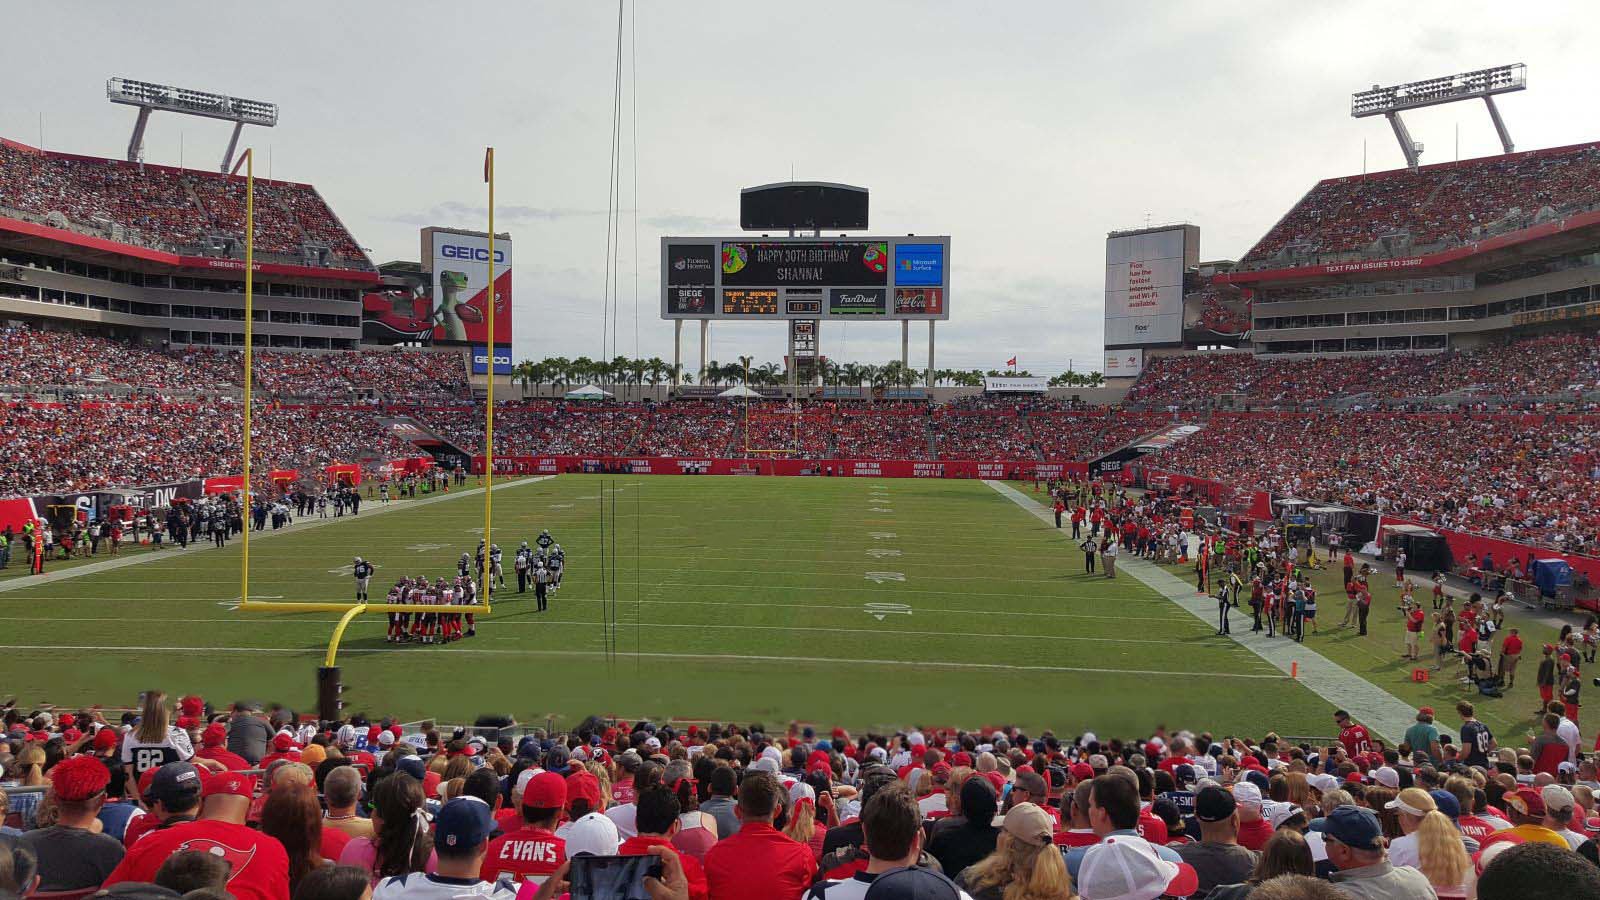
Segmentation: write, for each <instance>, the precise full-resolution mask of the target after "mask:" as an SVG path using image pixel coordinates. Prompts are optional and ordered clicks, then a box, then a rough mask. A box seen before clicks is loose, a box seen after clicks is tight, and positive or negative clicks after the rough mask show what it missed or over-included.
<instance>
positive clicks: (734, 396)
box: [717, 384, 761, 400]
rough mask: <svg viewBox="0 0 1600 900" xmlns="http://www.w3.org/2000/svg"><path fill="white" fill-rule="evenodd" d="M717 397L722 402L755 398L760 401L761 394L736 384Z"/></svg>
mask: <svg viewBox="0 0 1600 900" xmlns="http://www.w3.org/2000/svg"><path fill="white" fill-rule="evenodd" d="M717 397H718V398H720V399H723V400H738V399H740V398H742V397H755V398H756V399H760V398H761V394H760V392H759V391H753V390H751V389H750V388H748V387H745V386H744V385H742V384H738V385H734V386H733V387H731V388H728V389H727V390H725V391H723V392H722V393H720V394H718V395H717Z"/></svg>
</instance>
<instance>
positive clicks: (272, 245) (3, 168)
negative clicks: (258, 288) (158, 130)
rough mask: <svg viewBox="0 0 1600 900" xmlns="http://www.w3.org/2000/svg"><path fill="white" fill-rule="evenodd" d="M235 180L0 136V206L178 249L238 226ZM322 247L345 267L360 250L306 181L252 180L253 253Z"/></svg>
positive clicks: (359, 259) (357, 260) (240, 193)
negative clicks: (132, 233) (113, 228)
mask: <svg viewBox="0 0 1600 900" xmlns="http://www.w3.org/2000/svg"><path fill="white" fill-rule="evenodd" d="M244 192H245V186H244V181H243V179H239V178H230V177H228V176H225V175H221V174H218V173H214V172H201V171H198V170H193V169H173V168H169V167H166V166H146V165H141V164H139V163H130V162H126V161H123V160H114V159H95V158H90V157H82V156H68V155H62V154H56V153H46V152H42V151H39V150H34V149H32V148H29V147H23V146H22V145H20V144H13V143H10V142H7V141H4V140H0V207H8V208H11V209H16V210H20V211H22V212H24V213H29V214H33V215H36V216H40V217H43V216H46V215H48V214H50V213H59V214H60V215H62V216H65V217H66V218H67V219H68V220H69V221H71V222H73V223H75V224H77V225H79V226H81V227H88V228H99V227H102V226H103V225H105V224H115V225H120V226H122V227H124V228H128V229H135V230H137V232H138V233H139V234H141V235H143V236H144V238H145V241H146V242H147V243H149V244H152V245H157V246H162V247H165V248H168V249H182V248H187V247H190V246H193V245H196V244H199V243H201V242H202V241H204V239H205V238H206V237H207V236H209V235H214V234H226V235H240V234H242V232H243V229H244V212H245V210H244ZM307 242H316V243H321V244H325V245H327V246H328V248H329V249H330V251H331V253H332V255H333V256H334V257H336V258H337V259H338V260H339V261H342V262H343V264H345V265H351V266H359V267H363V268H365V267H368V266H369V265H370V264H369V263H368V262H367V258H366V255H365V254H364V253H362V251H361V247H360V246H359V245H358V244H357V243H356V242H355V239H354V238H352V237H351V236H350V233H349V232H348V231H347V230H346V229H345V228H344V226H343V225H341V224H340V223H339V220H338V219H337V218H336V217H335V216H334V214H333V211H332V210H331V209H329V208H328V205H327V203H326V202H324V201H323V199H322V197H321V195H319V194H318V193H317V191H316V189H315V188H313V187H312V186H311V185H308V184H295V183H292V182H284V181H267V180H258V181H257V182H256V251H257V252H265V253H286V254H297V253H299V252H300V250H301V247H302V245H304V244H305V243H307Z"/></svg>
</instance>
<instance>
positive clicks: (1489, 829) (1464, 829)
mask: <svg viewBox="0 0 1600 900" xmlns="http://www.w3.org/2000/svg"><path fill="white" fill-rule="evenodd" d="M1456 827H1457V828H1459V829H1461V833H1462V834H1464V835H1466V836H1467V837H1469V838H1472V839H1473V840H1475V841H1477V842H1478V843H1480V844H1481V843H1483V841H1484V840H1485V839H1486V838H1488V837H1489V835H1491V834H1494V831H1495V829H1494V826H1493V825H1490V824H1489V823H1488V822H1485V821H1484V820H1482V819H1480V818H1478V817H1477V816H1474V815H1464V816H1462V817H1461V818H1459V819H1457V820H1456Z"/></svg>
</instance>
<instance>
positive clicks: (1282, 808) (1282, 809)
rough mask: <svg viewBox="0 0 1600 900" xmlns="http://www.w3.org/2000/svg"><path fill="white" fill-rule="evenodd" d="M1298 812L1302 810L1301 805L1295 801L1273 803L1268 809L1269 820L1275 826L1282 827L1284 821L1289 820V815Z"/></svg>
mask: <svg viewBox="0 0 1600 900" xmlns="http://www.w3.org/2000/svg"><path fill="white" fill-rule="evenodd" d="M1297 812H1300V807H1298V806H1295V805H1294V804H1293V803H1273V804H1272V805H1271V808H1270V809H1267V810H1266V815H1267V821H1268V822H1270V823H1271V824H1272V827H1273V828H1281V827H1282V826H1283V823H1284V822H1287V821H1289V817H1291V816H1293V815H1294V814H1295V813H1297Z"/></svg>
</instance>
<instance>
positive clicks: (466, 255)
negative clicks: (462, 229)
mask: <svg viewBox="0 0 1600 900" xmlns="http://www.w3.org/2000/svg"><path fill="white" fill-rule="evenodd" d="M439 255H440V256H442V257H444V258H446V259H469V260H472V261H473V262H488V261H489V249H488V248H487V247H463V246H461V245H460V244H445V245H444V246H443V247H440V248H439ZM494 261H495V262H497V263H503V262H505V261H506V252H505V251H504V250H496V251H495V252H494Z"/></svg>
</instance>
